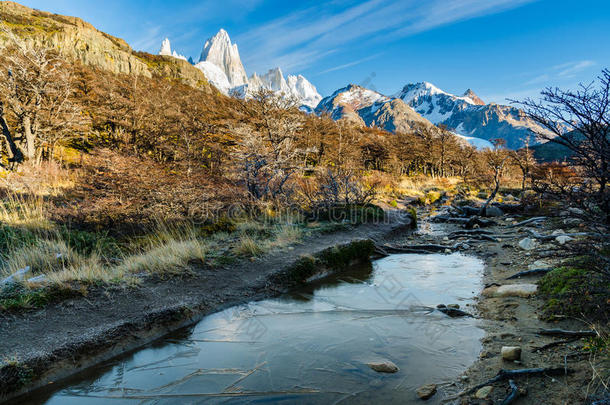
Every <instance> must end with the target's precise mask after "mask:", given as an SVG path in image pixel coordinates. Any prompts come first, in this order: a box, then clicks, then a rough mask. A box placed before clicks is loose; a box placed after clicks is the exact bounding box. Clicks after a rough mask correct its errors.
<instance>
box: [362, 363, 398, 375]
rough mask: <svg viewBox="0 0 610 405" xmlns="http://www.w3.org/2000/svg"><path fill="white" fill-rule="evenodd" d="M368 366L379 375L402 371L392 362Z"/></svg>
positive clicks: (369, 364)
mask: <svg viewBox="0 0 610 405" xmlns="http://www.w3.org/2000/svg"><path fill="white" fill-rule="evenodd" d="M368 366H369V367H370V368H372V369H373V370H375V371H377V372H378V373H395V372H397V371H398V370H400V369H399V368H398V366H397V365H396V364H394V363H392V362H391V361H390V360H382V361H379V362H374V363H368Z"/></svg>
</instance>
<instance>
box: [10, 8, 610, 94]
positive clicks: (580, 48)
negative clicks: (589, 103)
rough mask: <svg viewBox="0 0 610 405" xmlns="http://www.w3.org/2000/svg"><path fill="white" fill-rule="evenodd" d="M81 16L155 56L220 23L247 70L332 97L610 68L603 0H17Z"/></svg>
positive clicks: (490, 85)
mask: <svg viewBox="0 0 610 405" xmlns="http://www.w3.org/2000/svg"><path fill="white" fill-rule="evenodd" d="M20 2H21V3H22V4H24V5H27V6H30V7H34V8H39V9H41V10H46V11H52V12H56V13H60V14H68V15H74V16H78V17H81V18H83V19H85V20H86V21H88V22H91V23H92V24H94V25H95V26H96V27H97V28H99V29H101V30H103V31H105V32H107V33H109V34H112V35H115V36H118V37H121V38H123V39H125V40H126V41H127V42H128V43H129V44H130V45H131V46H132V47H133V48H135V49H137V50H144V51H148V52H152V53H156V52H158V50H159V47H160V45H161V41H162V40H163V38H165V37H169V38H170V40H171V41H172V48H174V49H176V50H177V51H178V52H179V53H181V54H185V55H187V56H193V58H194V59H195V60H196V61H197V60H198V59H199V55H200V53H201V48H202V47H203V44H204V42H205V40H206V39H207V38H208V37H210V36H212V35H213V34H215V33H216V31H218V29H220V28H225V29H226V30H227V31H228V32H229V35H230V36H231V39H232V40H233V41H234V42H236V43H237V44H238V46H239V50H240V54H241V58H242V61H243V62H244V66H245V68H246V70H247V72H248V74H252V73H253V72H255V71H257V72H259V73H261V72H262V73H264V72H265V71H266V70H267V69H269V68H272V67H275V66H280V67H281V68H282V70H283V71H284V72H285V73H301V74H303V75H304V76H305V77H307V78H308V79H309V80H310V81H311V82H312V83H313V84H314V85H316V86H317V88H318V90H319V92H320V93H321V94H322V95H328V94H330V93H332V92H333V91H334V90H336V89H337V88H340V87H343V86H345V85H347V84H348V83H356V84H363V85H366V86H367V87H370V88H374V89H376V90H377V91H380V92H382V93H385V94H393V93H395V92H397V91H398V90H400V88H402V86H404V85H405V84H406V83H410V82H418V81H429V82H432V83H434V84H435V85H437V86H438V87H440V88H442V89H443V90H445V91H448V92H452V93H462V92H464V91H465V90H466V89H467V88H472V89H473V90H474V91H475V92H476V93H477V94H479V95H480V96H481V97H482V98H483V99H484V100H485V101H488V102H490V101H493V102H498V103H506V98H524V97H527V96H536V95H537V94H538V93H539V90H540V89H541V88H543V87H545V86H551V85H552V86H560V87H564V88H572V87H574V86H576V85H577V84H578V83H579V82H590V81H591V80H593V79H594V78H595V77H596V76H597V75H598V74H599V72H600V71H601V69H602V68H604V67H610V3H608V1H607V0H579V1H575V0H368V1H355V0H334V1H325V2H320V1H313V0H305V1H299V2H290V1H285V0H284V1H275V0H222V1H218V0H174V1H167V0H131V1H125V0H105V1H104V2H101V1H94V0H85V1H83V0H22V1H20Z"/></svg>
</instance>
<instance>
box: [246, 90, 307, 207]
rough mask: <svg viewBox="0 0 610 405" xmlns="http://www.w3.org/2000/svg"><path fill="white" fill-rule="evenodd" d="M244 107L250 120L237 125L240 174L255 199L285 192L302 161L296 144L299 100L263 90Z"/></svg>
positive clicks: (275, 196)
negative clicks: (297, 101)
mask: <svg viewBox="0 0 610 405" xmlns="http://www.w3.org/2000/svg"><path fill="white" fill-rule="evenodd" d="M242 108H243V111H244V112H245V116H246V120H247V122H245V123H244V124H243V125H241V126H240V127H238V128H235V132H236V133H237V135H238V138H239V141H238V147H237V149H236V152H235V156H236V158H237V160H238V162H239V166H240V167H239V170H238V173H239V176H240V177H241V178H242V180H243V181H244V182H245V184H246V188H247V190H248V193H249V194H250V196H251V197H252V198H254V199H255V200H263V199H275V198H277V197H280V196H286V194H287V193H288V191H289V190H288V189H287V188H286V184H287V182H288V180H289V179H290V178H291V177H292V176H293V174H294V173H296V172H297V171H298V169H299V167H300V166H299V165H300V164H301V162H302V159H300V151H299V149H298V148H297V147H296V137H297V134H298V132H299V130H300V128H301V126H302V121H301V119H300V117H299V116H300V115H301V114H300V113H299V112H298V110H296V103H295V102H294V100H290V99H284V98H281V97H279V96H278V95H275V94H273V93H272V92H270V91H268V90H260V91H258V92H257V93H255V94H254V96H253V99H251V100H248V101H244V102H243V103H242Z"/></svg>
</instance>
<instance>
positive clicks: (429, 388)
mask: <svg viewBox="0 0 610 405" xmlns="http://www.w3.org/2000/svg"><path fill="white" fill-rule="evenodd" d="M415 392H416V393H417V396H418V397H420V398H421V399H423V400H426V399H429V398H431V397H432V395H434V394H436V384H426V385H422V386H421V387H419V388H418V389H417V390H416V391H415Z"/></svg>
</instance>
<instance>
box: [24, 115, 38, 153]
mask: <svg viewBox="0 0 610 405" xmlns="http://www.w3.org/2000/svg"><path fill="white" fill-rule="evenodd" d="M23 134H24V136H25V142H26V143H27V148H26V157H27V158H28V160H33V159H34V158H35V157H36V145H35V144H34V134H33V133H32V120H31V119H30V117H29V116H27V115H26V116H25V117H24V118H23Z"/></svg>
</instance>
